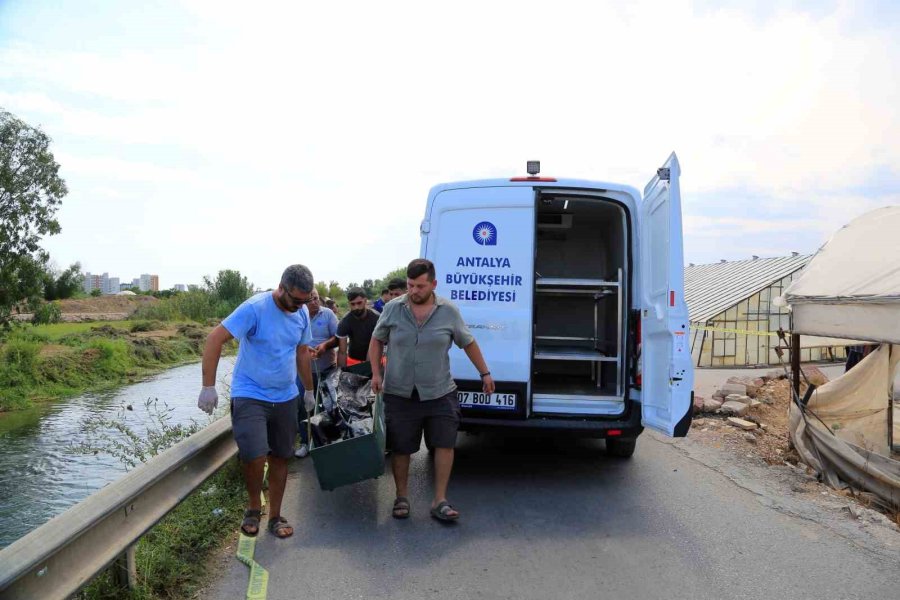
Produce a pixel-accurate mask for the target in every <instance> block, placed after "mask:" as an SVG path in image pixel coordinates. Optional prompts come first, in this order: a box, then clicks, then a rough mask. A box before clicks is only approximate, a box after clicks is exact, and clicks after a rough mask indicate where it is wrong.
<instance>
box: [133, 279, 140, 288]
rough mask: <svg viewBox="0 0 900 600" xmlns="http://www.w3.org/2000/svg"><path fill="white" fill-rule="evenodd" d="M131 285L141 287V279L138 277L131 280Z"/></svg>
mask: <svg viewBox="0 0 900 600" xmlns="http://www.w3.org/2000/svg"><path fill="white" fill-rule="evenodd" d="M131 287H133V288H137V289H141V279H140V277H138V278H135V279H132V280H131Z"/></svg>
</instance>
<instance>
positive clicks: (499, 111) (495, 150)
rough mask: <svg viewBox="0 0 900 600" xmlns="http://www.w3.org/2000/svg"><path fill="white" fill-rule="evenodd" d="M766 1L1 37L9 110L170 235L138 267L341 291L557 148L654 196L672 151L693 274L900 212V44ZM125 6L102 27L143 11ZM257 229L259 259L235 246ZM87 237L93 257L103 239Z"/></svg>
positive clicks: (463, 9)
mask: <svg viewBox="0 0 900 600" xmlns="http://www.w3.org/2000/svg"><path fill="white" fill-rule="evenodd" d="M747 6H748V5H747V4H746V3H737V2H728V3H725V4H722V3H715V4H711V3H706V2H698V3H692V2H688V1H685V0H677V1H673V2H665V3H658V2H643V1H636V2H631V3H628V4H627V5H621V4H620V3H610V4H602V3H593V4H589V5H585V4H584V3H570V2H559V3H555V4H554V6H553V8H552V10H548V9H547V7H546V6H545V5H544V4H540V3H536V2H520V3H513V4H506V3H496V4H495V3H474V2H464V1H461V2H458V3H456V4H454V5H453V6H452V7H450V6H443V5H423V4H421V3H398V4H389V5H384V4H373V3H356V4H354V3H351V4H333V3H331V4H329V3H318V4H309V3H287V2H285V3H272V4H267V5H266V6H265V7H263V8H258V9H254V10H248V9H247V7H246V5H245V4H234V3H227V2H226V3H223V2H205V1H191V2H185V3H183V4H182V5H181V7H180V8H178V9H172V13H171V14H169V13H166V12H165V11H163V12H160V11H161V10H162V9H160V8H158V7H157V8H155V9H154V11H155V12H153V17H154V18H152V19H148V20H147V22H146V25H144V26H143V27H142V28H141V31H142V34H141V37H140V39H139V40H138V41H137V42H133V43H132V42H130V41H129V39H128V38H127V37H122V38H121V39H118V40H117V43H118V44H119V46H120V47H119V48H117V51H111V50H110V42H109V40H108V39H106V41H104V42H103V43H101V42H99V41H97V42H92V41H90V40H87V41H85V43H83V44H78V45H74V44H72V43H71V42H72V38H71V37H70V38H69V39H66V38H65V37H64V36H59V39H45V38H42V40H41V44H40V45H37V44H36V43H35V41H34V40H33V39H31V38H29V37H28V36H27V35H24V34H22V35H19V36H18V37H17V38H16V39H14V40H12V41H8V42H7V43H5V44H3V45H0V62H2V63H3V64H4V70H3V72H2V73H0V85H2V88H3V90H4V92H3V93H0V104H2V105H6V106H8V107H10V108H14V109H15V111H16V112H17V113H19V114H20V115H21V116H23V117H25V118H27V119H28V120H36V121H37V122H42V123H43V124H44V125H45V128H46V129H47V130H48V132H49V133H50V134H51V135H52V136H53V137H54V138H55V140H56V147H57V155H58V157H59V158H60V160H61V162H63V159H65V160H64V162H63V167H64V170H65V172H66V173H67V174H71V175H70V176H71V178H72V180H73V181H77V182H83V184H84V185H85V186H86V187H84V188H82V189H80V190H79V189H75V188H73V193H72V197H73V198H77V200H78V202H80V203H81V205H80V206H81V210H87V211H90V210H91V207H92V206H93V202H95V200H93V199H92V198H91V197H90V194H89V191H88V190H89V189H94V188H100V187H103V188H108V189H109V188H112V189H117V190H119V192H120V193H121V194H122V196H123V197H124V198H127V199H128V202H129V203H130V206H131V207H132V208H131V211H132V212H134V213H136V214H140V215H141V218H142V219H144V220H145V221H146V222H147V223H148V225H152V226H153V227H154V228H155V231H157V232H162V233H165V234H166V236H167V242H166V244H165V245H164V246H163V247H162V248H159V247H153V248H149V247H145V246H141V247H140V248H137V247H136V248H135V252H136V253H137V252H138V251H140V254H139V255H138V254H135V255H134V257H132V260H145V259H147V258H148V257H152V258H153V260H156V261H158V262H159V264H160V265H161V266H160V267H159V269H158V270H160V271H163V270H165V269H173V270H177V269H182V266H183V265H185V264H186V263H191V264H190V269H195V270H197V272H196V273H195V275H193V278H194V279H196V278H197V277H198V276H199V274H202V273H206V272H210V271H212V270H213V269H212V268H211V267H214V266H220V267H223V268H224V267H232V266H234V264H237V263H240V264H241V265H242V266H244V267H245V268H247V269H249V270H252V271H253V273H254V275H253V277H252V279H254V281H263V280H266V281H274V280H275V279H276V277H277V273H278V272H280V269H281V268H282V266H283V265H281V262H279V261H281V257H287V256H289V255H290V256H292V257H299V258H298V260H307V259H306V258H303V257H304V256H307V255H309V254H312V255H314V256H315V257H316V258H315V259H316V261H319V265H320V266H318V267H317V269H318V271H320V272H322V273H323V276H322V278H324V279H331V278H335V279H339V280H342V281H346V280H350V279H356V280H362V279H364V278H367V277H371V276H378V275H380V274H382V272H387V271H388V270H389V269H391V268H394V267H395V266H397V264H402V263H403V262H405V259H404V260H401V258H403V257H406V256H409V255H411V254H414V253H415V252H417V249H418V235H417V231H418V222H419V220H420V219H421V218H422V213H423V211H424V202H425V197H426V194H427V191H428V189H429V187H430V186H431V185H433V184H435V183H438V182H442V181H449V180H457V179H470V178H482V177H506V176H509V175H513V174H521V173H522V171H523V170H524V162H525V160H526V159H531V158H537V159H540V160H541V161H542V163H543V166H544V172H545V173H547V174H553V175H558V176H572V177H580V178H587V179H600V180H607V181H623V182H626V183H630V184H631V185H634V186H635V187H638V188H639V189H640V188H642V187H643V185H644V183H645V182H646V181H647V180H648V179H649V178H650V177H651V175H652V174H653V173H654V172H655V169H656V167H658V166H660V165H661V163H662V161H663V160H664V159H665V157H666V156H667V155H668V153H669V152H670V151H671V150H677V151H678V154H679V157H680V159H681V162H682V165H683V167H684V174H683V181H682V189H683V194H684V206H685V224H686V228H687V236H686V242H685V243H686V256H687V257H688V259H689V260H690V259H692V257H705V256H712V255H716V254H719V253H721V249H720V248H721V247H720V244H722V243H723V240H728V239H731V240H736V239H740V243H733V244H731V246H730V248H731V249H732V250H733V251H734V252H745V251H746V253H747V254H759V253H760V252H754V251H753V245H754V244H759V246H760V247H764V248H769V249H776V248H784V250H785V252H786V251H788V250H790V249H797V250H800V251H811V250H813V249H814V248H815V247H816V246H817V244H818V243H820V239H821V238H822V237H824V236H825V235H827V233H828V230H827V228H829V227H838V226H840V224H842V223H843V222H845V221H843V219H848V218H852V216H854V215H856V214H858V213H859V212H860V211H862V210H864V209H866V208H867V207H869V206H872V202H873V201H878V202H880V204H879V205H881V204H884V203H885V201H890V202H893V201H896V199H897V198H896V195H893V196H892V195H891V194H890V193H889V192H890V189H891V186H895V185H896V182H897V180H898V178H897V175H896V173H895V172H894V171H892V170H890V169H889V168H887V166H889V165H894V164H898V161H900V145H898V144H896V142H895V141H894V140H896V139H898V136H900V123H898V116H897V111H896V110H895V106H896V100H897V98H898V97H900V81H898V80H897V78H895V77H894V76H893V73H894V72H896V71H897V70H898V67H900V65H898V64H897V63H898V60H900V58H898V57H900V52H898V51H897V50H898V48H897V42H896V41H895V40H894V38H893V34H892V31H891V30H889V29H885V28H884V27H881V26H878V24H877V23H874V22H871V21H868V22H866V21H861V20H860V19H859V17H858V15H857V14H856V13H854V12H853V6H854V5H853V4H850V3H846V2H832V3H824V4H820V3H815V4H812V3H809V2H794V3H792V4H788V5H781V4H780V5H778V6H777V7H776V8H774V9H773V8H770V7H767V5H765V3H755V4H753V5H750V7H749V8H747ZM72 10H74V9H72ZM107 10H108V12H109V14H106V12H107V11H103V12H100V13H98V14H97V15H95V16H94V20H95V21H96V27H98V28H101V29H102V28H103V27H104V26H105V25H109V24H110V23H113V24H120V22H121V19H120V18H119V17H118V16H116V15H119V12H121V11H127V10H128V9H127V6H124V5H119V6H117V5H113V6H111V7H109V8H108V9H107ZM895 12H896V11H895ZM476 14H477V15H478V17H477V18H473V15H476ZM874 14H879V13H874ZM891 14H893V13H891ZM119 16H120V15H119ZM167 17H168V18H169V20H172V19H175V20H177V21H178V22H179V23H180V24H181V26H179V27H178V28H174V29H171V30H170V29H167V28H165V27H164V26H163V24H164V23H165V22H166V18H167ZM57 18H59V19H64V18H65V14H64V13H62V14H60V15H59V16H58V17H57ZM105 19H108V21H109V22H108V23H107V22H106V21H105ZM410 24H412V25H410ZM867 25H868V26H867ZM22 31H27V29H24V28H23V29H22ZM108 31H109V32H110V33H109V35H110V36H112V39H113V40H114V41H115V29H114V28H113V27H112V25H110V26H109V28H108ZM123 31H131V29H128V28H125V29H123ZM73 47H77V48H79V50H78V51H72V48H73ZM67 176H69V175H67ZM873 182H875V183H873ZM151 184H152V185H151ZM70 187H71V186H70ZM895 189H896V188H895ZM879 190H880V191H879ZM882 192H883V193H882ZM161 212H162V213H163V214H160V213H161ZM165 212H171V213H174V215H177V216H178V217H179V218H173V214H165ZM71 215H72V216H71V217H70V216H67V217H66V218H67V219H73V221H72V223H79V225H77V227H78V228H81V225H80V221H77V220H76V217H75V216H74V213H71ZM63 225H64V226H65V225H66V223H65V221H64V223H63ZM75 228H76V226H73V227H70V228H68V229H67V230H66V231H67V233H66V234H64V235H69V233H68V232H69V231H72V230H73V229H75ZM247 229H249V230H251V231H252V232H253V236H252V239H253V243H252V244H249V246H250V247H248V248H245V249H243V255H242V253H241V251H240V250H238V249H236V248H232V246H223V245H222V242H221V239H222V235H223V234H228V235H232V236H236V238H237V239H240V235H238V232H241V231H246V230H247ZM110 230H111V231H112V232H113V233H110V235H111V236H113V238H114V239H116V240H117V241H118V242H119V246H120V247H122V246H124V242H125V239H124V234H123V236H122V238H117V235H118V234H116V233H115V228H114V227H112V228H110ZM67 239H70V240H71V245H70V246H69V247H68V250H66V251H67V252H69V253H71V256H72V257H73V258H75V257H77V256H75V255H76V253H83V252H86V251H87V250H86V249H87V248H90V247H91V246H90V244H89V243H87V242H86V241H85V240H83V239H81V238H67ZM233 245H234V246H235V247H239V246H240V245H241V244H240V243H236V242H235V243H234V244H233ZM148 246H149V244H148ZM800 246H804V247H800ZM65 247H66V246H65V245H64V244H60V251H62V249H63V248H65ZM215 247H218V248H219V250H218V251H217V252H216V251H209V252H207V251H206V250H204V248H215ZM373 248H374V249H375V250H374V251H373V250H372V249H373ZM395 249H396V250H395ZM185 257H188V259H187V260H185ZM326 257H327V258H326ZM92 260H97V261H102V260H103V257H102V256H101V255H99V254H97V255H96V259H93V258H92ZM292 260H293V259H292ZM228 261H233V262H228ZM269 263H272V264H271V265H270V264H269ZM203 265H208V266H206V267H204V266H203ZM94 268H95V269H98V268H102V267H94ZM147 268H149V267H147ZM204 269H205V270H204ZM183 273H184V275H182V276H180V278H181V279H183V280H190V273H189V271H188V269H187V268H185V269H184V270H183ZM326 273H328V274H326ZM317 276H318V275H317Z"/></svg>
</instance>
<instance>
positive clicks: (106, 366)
mask: <svg viewBox="0 0 900 600" xmlns="http://www.w3.org/2000/svg"><path fill="white" fill-rule="evenodd" d="M89 348H92V349H94V350H97V351H98V357H97V363H96V365H97V367H98V369H99V370H100V371H101V372H103V373H106V374H110V375H124V374H126V373H127V372H128V371H129V369H130V367H131V361H130V360H129V350H130V349H129V346H128V342H126V341H125V340H104V339H97V340H93V341H92V342H91V343H90V345H89Z"/></svg>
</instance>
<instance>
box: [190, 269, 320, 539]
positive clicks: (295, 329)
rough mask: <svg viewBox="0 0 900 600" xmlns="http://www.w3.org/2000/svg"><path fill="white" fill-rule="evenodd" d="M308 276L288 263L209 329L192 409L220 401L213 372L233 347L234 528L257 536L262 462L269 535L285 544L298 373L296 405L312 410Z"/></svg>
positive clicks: (288, 530) (288, 531)
mask: <svg viewBox="0 0 900 600" xmlns="http://www.w3.org/2000/svg"><path fill="white" fill-rule="evenodd" d="M312 289H313V276H312V273H311V272H310V271H309V269H307V268H306V267H305V266H303V265H291V266H290V267H288V268H287V269H285V271H284V274H282V276H281V283H280V284H279V285H278V289H276V290H274V291H272V292H263V293H261V294H257V295H255V296H253V297H252V298H250V299H249V300H247V301H245V302H244V303H243V304H241V305H240V306H239V307H237V309H235V311H234V312H233V313H231V314H230V315H228V317H227V318H226V319H225V320H224V321H222V324H221V325H218V326H217V327H216V328H215V329H213V330H212V331H211V332H210V334H209V336H208V337H207V338H206V346H205V347H204V349H203V389H202V390H201V391H200V398H199V400H198V401H197V406H199V407H200V408H201V409H202V410H204V411H206V412H207V413H210V414H212V412H213V410H215V408H216V405H217V404H218V401H219V396H218V393H217V392H216V369H217V367H218V365H219V356H220V355H221V354H222V346H223V345H224V344H225V342H227V341H228V340H230V339H232V338H237V339H238V340H239V341H240V348H239V350H238V357H237V362H235V365H234V372H233V373H232V377H231V423H232V430H233V432H234V441H235V442H236V443H237V447H238V456H240V459H241V461H242V462H243V470H244V483H245V484H246V486H247V493H248V495H249V497H250V498H249V507H248V508H247V510H245V511H244V520H243V522H242V523H241V530H242V531H243V532H244V533H245V534H247V535H249V536H254V535H256V534H257V533H258V532H259V521H260V514H261V509H262V506H261V503H260V493H261V492H262V486H263V474H264V471H265V465H266V461H267V460H268V462H269V525H268V528H269V531H270V532H271V533H272V534H274V535H275V536H276V537H280V538H286V537H290V536H291V535H293V533H294V528H293V527H291V526H290V525H289V524H288V522H287V519H285V518H284V517H283V516H282V515H281V500H282V498H283V497H284V487H285V483H286V482H287V469H288V467H287V461H288V459H289V458H290V457H291V455H292V454H293V450H294V438H295V437H296V436H297V403H298V401H299V391H298V389H297V373H298V371H299V373H300V379H301V380H302V382H303V385H304V386H305V387H306V389H307V390H309V391H307V392H306V393H305V394H304V397H303V402H304V404H305V405H306V408H307V409H309V410H311V409H312V408H313V406H312V403H313V402H314V401H315V400H314V396H313V393H312V374H311V372H310V352H309V345H310V341H311V339H312V336H311V327H310V323H309V312H308V311H307V309H306V306H305V305H306V303H307V302H309V298H310V293H311V292H312Z"/></svg>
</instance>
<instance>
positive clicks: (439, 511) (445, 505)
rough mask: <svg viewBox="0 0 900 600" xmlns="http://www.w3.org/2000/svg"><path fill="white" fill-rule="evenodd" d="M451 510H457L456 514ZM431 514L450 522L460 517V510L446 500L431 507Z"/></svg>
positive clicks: (439, 519)
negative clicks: (452, 513)
mask: <svg viewBox="0 0 900 600" xmlns="http://www.w3.org/2000/svg"><path fill="white" fill-rule="evenodd" d="M451 512H455V513H456V514H455V515H451V514H450V513H451ZM431 516H432V517H434V518H435V519H437V520H438V521H443V522H445V523H450V522H452V521H456V520H457V519H459V511H458V510H456V509H455V508H453V507H452V506H450V503H449V502H447V501H446V500H444V501H443V502H441V503H440V504H438V505H437V506H435V507H434V508H432V509H431Z"/></svg>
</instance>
